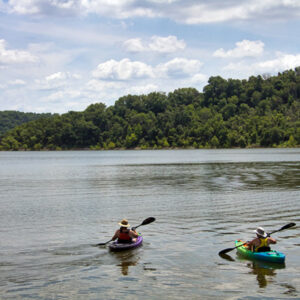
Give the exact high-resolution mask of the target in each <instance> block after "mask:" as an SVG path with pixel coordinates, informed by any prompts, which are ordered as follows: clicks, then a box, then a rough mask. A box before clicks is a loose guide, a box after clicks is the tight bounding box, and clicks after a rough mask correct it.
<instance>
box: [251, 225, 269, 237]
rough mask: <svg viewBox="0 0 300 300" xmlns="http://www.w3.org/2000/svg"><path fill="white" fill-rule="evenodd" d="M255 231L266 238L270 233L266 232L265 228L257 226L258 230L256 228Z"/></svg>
mask: <svg viewBox="0 0 300 300" xmlns="http://www.w3.org/2000/svg"><path fill="white" fill-rule="evenodd" d="M254 232H255V233H256V234H257V235H258V236H261V237H263V238H266V237H267V236H268V235H267V234H266V232H265V230H264V229H263V228H262V227H257V228H256V230H254Z"/></svg>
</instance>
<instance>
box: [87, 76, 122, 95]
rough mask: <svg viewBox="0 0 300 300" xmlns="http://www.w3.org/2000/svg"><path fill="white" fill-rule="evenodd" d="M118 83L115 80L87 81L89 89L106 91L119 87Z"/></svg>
mask: <svg viewBox="0 0 300 300" xmlns="http://www.w3.org/2000/svg"><path fill="white" fill-rule="evenodd" d="M118 84H119V85H120V83H118ZM118 84H117V85H116V83H115V82H110V81H104V80H97V79H92V80H89V81H88V82H87V84H86V87H87V89H88V90H91V91H96V92H104V91H106V90H108V89H115V88H118ZM122 84H123V83H122ZM122 86H123V85H122ZM123 87H124V86H123Z"/></svg>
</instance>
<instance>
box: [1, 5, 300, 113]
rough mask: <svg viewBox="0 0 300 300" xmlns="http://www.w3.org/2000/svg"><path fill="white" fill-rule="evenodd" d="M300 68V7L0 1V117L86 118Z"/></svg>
mask: <svg viewBox="0 0 300 300" xmlns="http://www.w3.org/2000/svg"><path fill="white" fill-rule="evenodd" d="M297 66H300V0H0V111H3V110H18V111H22V112H36V113H48V112H50V113H59V114H61V113H66V112H68V111H83V110H85V109H86V108H87V107H88V106H89V105H90V104H92V103H99V102H101V103H104V104H106V106H111V105H114V103H115V101H116V100H118V99H119V98H120V97H122V96H125V95H128V94H132V95H141V94H149V93H150V92H165V93H169V92H172V91H174V90H175V89H178V88H185V87H194V88H196V89H197V90H198V91H200V92H202V90H203V87H204V86H205V85H206V84H207V82H208V79H209V78H210V77H211V76H222V77H223V78H225V79H228V78H234V79H247V78H249V76H252V75H254V76H257V75H264V74H268V75H276V74H277V73H278V72H283V71H285V70H289V69H294V68H295V67H297Z"/></svg>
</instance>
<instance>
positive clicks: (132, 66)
mask: <svg viewBox="0 0 300 300" xmlns="http://www.w3.org/2000/svg"><path fill="white" fill-rule="evenodd" d="M93 76H94V77H95V78H100V79H110V80H130V79H134V78H145V77H153V70H152V67H151V66H149V65H147V64H145V63H143V62H140V61H131V60H130V59H128V58H124V59H122V60H120V61H116V60H114V59H111V60H109V61H106V62H104V63H102V64H99V65H98V67H97V69H96V70H95V71H93Z"/></svg>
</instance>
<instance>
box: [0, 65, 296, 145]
mask: <svg viewBox="0 0 300 300" xmlns="http://www.w3.org/2000/svg"><path fill="white" fill-rule="evenodd" d="M297 145H300V67H299V68H296V69H295V70H289V71H286V72H283V73H279V74H278V75H277V76H273V77H268V78H263V77H261V76H257V77H254V76H252V77H250V78H249V79H248V80H236V79H228V80H225V79H223V78H221V77H219V76H216V77H211V78H210V79H209V81H208V84H207V85H206V86H205V87H204V89H203V93H200V92H198V91H197V90H196V89H194V88H182V89H178V90H175V91H174V92H171V93H169V94H168V95H166V94H163V93H150V94H148V95H141V96H133V95H128V96H124V97H121V98H120V99H119V100H117V101H116V102H115V104H114V105H113V106H110V107H106V106H105V105H104V104H102V103H98V104H92V105H90V106H88V107H87V108H86V110H85V111H83V112H68V113H66V114H63V115H53V116H51V117H44V118H40V119H38V120H36V121H32V122H29V123H26V124H23V125H21V126H18V127H16V128H14V129H12V130H10V131H9V132H8V133H7V134H6V135H5V136H4V137H3V138H2V140H1V143H0V147H1V149H2V150H19V149H25V150H26V149H30V150H40V149H83V148H90V149H115V148H141V149H145V148H154V149H156V148H166V147H184V148H185V147H194V148H204V147H205V148H221V147H222V148H231V147H278V146H280V147H295V146H297Z"/></svg>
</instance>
